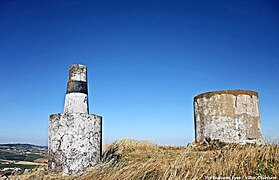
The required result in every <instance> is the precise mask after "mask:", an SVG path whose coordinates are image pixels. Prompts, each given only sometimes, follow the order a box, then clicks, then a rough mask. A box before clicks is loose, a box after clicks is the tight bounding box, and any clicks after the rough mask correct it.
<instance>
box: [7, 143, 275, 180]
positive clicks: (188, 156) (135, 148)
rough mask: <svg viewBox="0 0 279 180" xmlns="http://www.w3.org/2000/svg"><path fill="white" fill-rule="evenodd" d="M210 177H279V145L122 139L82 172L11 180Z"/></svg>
mask: <svg viewBox="0 0 279 180" xmlns="http://www.w3.org/2000/svg"><path fill="white" fill-rule="evenodd" d="M210 177H215V178H218V177H220V178H221V177H222V178H225V177H230V178H233V177H234V178H236V177H241V178H242V179H244V178H245V177H250V178H253V177H255V178H259V177H262V178H265V177H266V178H267V177H269V178H275V177H277V179H278V178H279V146H278V144H265V145H236V144H228V145H226V144H222V143H219V142H218V141H209V142H205V143H192V144H189V145H188V146H187V147H172V146H159V145H156V144H152V143H150V142H145V141H135V140H127V139H126V140H120V141H116V142H115V143H113V144H111V145H109V146H106V147H104V154H103V162H102V163H100V164H99V165H97V166H95V167H93V168H90V169H88V170H87V171H86V172H84V173H82V174H78V175H75V176H68V177H62V176H61V175H53V174H51V173H48V172H47V171H46V169H39V170H37V171H35V172H31V173H27V174H24V175H21V176H14V177H12V178H11V179H84V180H91V179H93V180H116V179H121V180H122V179H175V180H176V179H206V178H208V179H209V178H210Z"/></svg>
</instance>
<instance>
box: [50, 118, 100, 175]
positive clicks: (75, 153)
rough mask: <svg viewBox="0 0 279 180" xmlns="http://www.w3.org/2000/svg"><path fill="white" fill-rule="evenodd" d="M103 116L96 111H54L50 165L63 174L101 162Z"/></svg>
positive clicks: (51, 120) (51, 128)
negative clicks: (62, 112) (93, 112)
mask: <svg viewBox="0 0 279 180" xmlns="http://www.w3.org/2000/svg"><path fill="white" fill-rule="evenodd" d="M101 136H102V117H101V116H97V115H93V114H53V115H50V126H49V147H48V148H49V164H48V165H49V167H50V169H52V170H53V171H54V172H55V173H58V172H61V171H62V174H63V175H68V174H71V173H77V172H79V171H82V170H84V169H86V168H87V167H90V166H94V165H96V164H97V163H99V161H100V158H101V151H102V150H101V144H102V142H101Z"/></svg>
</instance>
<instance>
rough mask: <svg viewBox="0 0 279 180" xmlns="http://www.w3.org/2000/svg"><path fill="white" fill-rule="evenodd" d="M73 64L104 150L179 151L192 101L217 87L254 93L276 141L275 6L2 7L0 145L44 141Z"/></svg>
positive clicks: (278, 70) (278, 55) (278, 60)
mask: <svg viewBox="0 0 279 180" xmlns="http://www.w3.org/2000/svg"><path fill="white" fill-rule="evenodd" d="M74 63H82V64H85V65H86V66H87V67H88V76H89V77H88V81H89V103H90V113H92V114H100V115H102V116H103V120H104V122H103V138H104V143H110V142H113V141H114V140H117V139H122V138H133V139H140V140H150V141H153V142H156V143H160V144H170V145H185V144H186V143H188V142H190V141H192V140H193V139H194V126H193V122H194V121H193V119H194V117H193V97H194V96H195V95H197V94H199V93H203V92H206V91H212V90H220V89H248V90H255V91H258V92H259V100H260V109H261V120H262V129H263V135H264V137H265V138H266V139H270V138H277V139H278V137H279V131H278V129H279V123H278V122H279V118H278V110H279V80H278V77H279V1H265V0H263V1H256V0H253V1H251V0H240V1H223V0H220V1H208V0H202V1H194V0H169V1H162V0H156V1H155V0H142V1H128V0H127V1H122V0H117V1H112V0H99V1H88V2H85V1H73V0H72V1H31V0H30V1H21V0H15V1H9V0H6V1H5V0H4V1H3V0H2V1H0V65H1V70H0V77H1V81H0V143H10V142H22V143H23V142H27V143H33V144H40V145H46V144H47V132H48V117H49V115H50V114H52V113H61V112H63V105H64V96H65V92H66V83H67V75H68V68H69V66H70V65H71V64H74Z"/></svg>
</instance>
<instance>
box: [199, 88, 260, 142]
mask: <svg viewBox="0 0 279 180" xmlns="http://www.w3.org/2000/svg"><path fill="white" fill-rule="evenodd" d="M194 111H195V112H194V114H195V131H196V141H204V140H205V138H210V139H219V140H220V141H223V142H228V143H261V142H262V134H261V125H260V113H259V105H258V94H257V93H256V92H253V91H242V90H238V91H216V92H209V93H208V94H207V93H204V94H201V95H198V96H196V97H195V98H194Z"/></svg>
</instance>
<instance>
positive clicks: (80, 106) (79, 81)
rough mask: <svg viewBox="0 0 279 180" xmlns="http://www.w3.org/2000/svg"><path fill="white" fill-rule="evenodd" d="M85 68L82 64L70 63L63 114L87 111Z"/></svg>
mask: <svg viewBox="0 0 279 180" xmlns="http://www.w3.org/2000/svg"><path fill="white" fill-rule="evenodd" d="M87 95H88V90H87V70H86V67H85V66H84V65H80V64H74V65H71V67H70V70H69V78H68V85H67V91H66V97H65V105H64V114H67V113H87V114H88V113H89V110H88V99H87Z"/></svg>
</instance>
